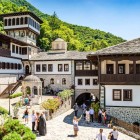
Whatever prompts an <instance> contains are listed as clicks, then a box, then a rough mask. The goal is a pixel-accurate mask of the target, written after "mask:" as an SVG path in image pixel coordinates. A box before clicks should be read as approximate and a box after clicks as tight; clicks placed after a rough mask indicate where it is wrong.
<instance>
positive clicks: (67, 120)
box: [63, 109, 107, 128]
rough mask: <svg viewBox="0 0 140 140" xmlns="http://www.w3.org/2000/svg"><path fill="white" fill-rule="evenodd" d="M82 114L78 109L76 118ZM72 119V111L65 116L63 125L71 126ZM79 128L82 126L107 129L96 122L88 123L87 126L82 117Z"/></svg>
mask: <svg viewBox="0 0 140 140" xmlns="http://www.w3.org/2000/svg"><path fill="white" fill-rule="evenodd" d="M81 114H82V109H80V110H79V111H78V118H79V117H80V116H81ZM73 117H74V111H73V112H72V113H71V114H69V115H67V116H66V117H65V118H64V120H63V122H64V123H67V124H70V125H73V122H72V121H73ZM79 126H84V127H93V128H107V126H103V125H102V124H101V123H98V122H97V121H94V122H90V123H89V124H88V123H87V122H86V121H85V120H84V118H83V117H82V119H81V120H80V121H79Z"/></svg>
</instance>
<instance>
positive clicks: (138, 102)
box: [105, 85, 140, 107]
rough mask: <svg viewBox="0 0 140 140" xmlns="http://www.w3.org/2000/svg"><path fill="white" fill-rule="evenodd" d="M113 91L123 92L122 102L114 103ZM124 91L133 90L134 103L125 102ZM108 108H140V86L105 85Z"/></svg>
mask: <svg viewBox="0 0 140 140" xmlns="http://www.w3.org/2000/svg"><path fill="white" fill-rule="evenodd" d="M113 89H121V90H122V100H121V101H113ZM123 89H132V101H123ZM105 102H106V106H132V107H133V106H134V107H140V85H105Z"/></svg>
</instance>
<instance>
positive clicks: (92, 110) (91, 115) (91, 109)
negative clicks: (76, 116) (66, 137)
mask: <svg viewBox="0 0 140 140" xmlns="http://www.w3.org/2000/svg"><path fill="white" fill-rule="evenodd" d="M89 114H90V121H91V122H93V117H94V109H93V108H92V107H91V108H90V110H89Z"/></svg>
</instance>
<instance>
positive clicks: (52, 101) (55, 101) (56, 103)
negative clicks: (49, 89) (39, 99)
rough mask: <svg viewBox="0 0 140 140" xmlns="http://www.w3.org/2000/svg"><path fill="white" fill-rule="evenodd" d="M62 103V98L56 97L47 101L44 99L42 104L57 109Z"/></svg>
mask: <svg viewBox="0 0 140 140" xmlns="http://www.w3.org/2000/svg"><path fill="white" fill-rule="evenodd" d="M60 104H61V102H60V100H59V99H58V98H54V99H48V100H47V101H44V102H43V103H42V104H41V107H43V108H44V109H49V110H56V109H57V108H58V107H59V105H60Z"/></svg>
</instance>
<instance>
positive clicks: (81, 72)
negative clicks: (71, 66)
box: [75, 70, 98, 76]
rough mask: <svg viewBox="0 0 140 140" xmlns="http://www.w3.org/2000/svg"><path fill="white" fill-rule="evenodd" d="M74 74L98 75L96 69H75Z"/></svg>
mask: <svg viewBox="0 0 140 140" xmlns="http://www.w3.org/2000/svg"><path fill="white" fill-rule="evenodd" d="M75 76H98V70H76V71H75Z"/></svg>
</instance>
